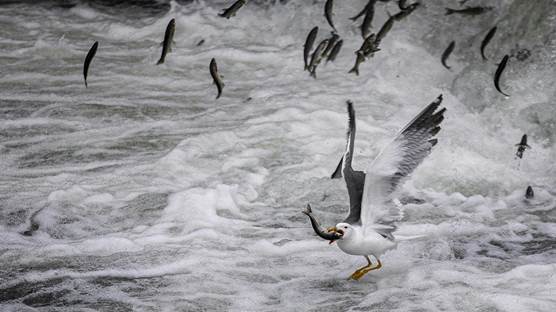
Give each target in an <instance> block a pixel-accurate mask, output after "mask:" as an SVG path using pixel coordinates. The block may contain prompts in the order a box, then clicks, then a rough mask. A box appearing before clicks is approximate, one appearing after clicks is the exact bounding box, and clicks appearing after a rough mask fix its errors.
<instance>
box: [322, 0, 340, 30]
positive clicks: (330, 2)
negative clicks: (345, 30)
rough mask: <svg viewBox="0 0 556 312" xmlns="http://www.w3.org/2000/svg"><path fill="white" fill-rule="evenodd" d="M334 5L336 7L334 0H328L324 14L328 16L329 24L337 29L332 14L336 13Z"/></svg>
mask: <svg viewBox="0 0 556 312" xmlns="http://www.w3.org/2000/svg"><path fill="white" fill-rule="evenodd" d="M333 7H334V0H326V3H325V4H324V16H325V17H326V21H327V22H328V25H330V27H332V29H334V31H337V30H336V27H334V23H333V22H332V15H333V14H334V13H332V9H333Z"/></svg>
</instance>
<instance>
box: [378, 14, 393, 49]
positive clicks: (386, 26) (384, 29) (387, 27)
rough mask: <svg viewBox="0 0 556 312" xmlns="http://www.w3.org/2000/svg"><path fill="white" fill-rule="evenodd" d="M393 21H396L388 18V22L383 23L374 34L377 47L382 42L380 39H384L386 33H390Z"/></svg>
mask: <svg viewBox="0 0 556 312" xmlns="http://www.w3.org/2000/svg"><path fill="white" fill-rule="evenodd" d="M395 20H396V19H395V18H394V17H393V16H390V18H388V20H387V21H386V22H385V23H384V25H382V27H381V28H380V30H379V31H378V33H377V34H376V42H377V45H379V44H380V42H381V41H382V39H384V37H386V35H387V34H388V32H390V30H391V29H392V26H394V21H395Z"/></svg>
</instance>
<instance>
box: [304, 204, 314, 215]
mask: <svg viewBox="0 0 556 312" xmlns="http://www.w3.org/2000/svg"><path fill="white" fill-rule="evenodd" d="M302 213H304V214H306V215H310V214H311V213H313V210H312V209H311V205H310V204H307V207H305V210H303V211H302Z"/></svg>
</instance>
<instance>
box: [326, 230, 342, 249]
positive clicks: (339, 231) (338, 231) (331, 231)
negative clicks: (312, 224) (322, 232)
mask: <svg viewBox="0 0 556 312" xmlns="http://www.w3.org/2000/svg"><path fill="white" fill-rule="evenodd" d="M326 231H328V233H336V234H340V235H342V236H343V235H344V231H342V230H338V229H337V228H336V227H335V226H331V227H329V228H327V229H326ZM340 238H341V237H340ZM335 241H336V240H335V239H334V240H331V241H330V243H328V244H329V245H332V243H334V242H335Z"/></svg>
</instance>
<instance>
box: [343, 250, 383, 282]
mask: <svg viewBox="0 0 556 312" xmlns="http://www.w3.org/2000/svg"><path fill="white" fill-rule="evenodd" d="M365 259H367V262H368V263H369V264H367V265H366V266H364V267H362V268H360V269H358V270H357V271H355V272H353V274H351V276H350V277H349V279H353V280H356V281H358V280H360V279H361V278H362V277H363V276H365V274H367V273H369V272H371V271H372V270H378V269H380V268H381V267H382V263H381V262H380V259H378V258H376V260H377V261H378V264H377V265H376V266H375V267H373V266H372V264H371V259H369V257H368V256H365Z"/></svg>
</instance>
